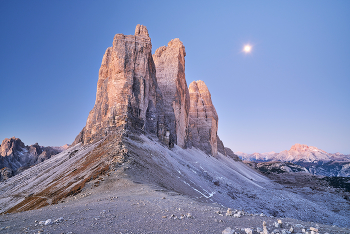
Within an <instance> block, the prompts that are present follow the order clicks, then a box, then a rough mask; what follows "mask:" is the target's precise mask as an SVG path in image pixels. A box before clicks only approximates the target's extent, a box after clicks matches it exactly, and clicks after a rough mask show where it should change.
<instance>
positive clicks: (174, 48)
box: [153, 38, 190, 148]
mask: <svg viewBox="0 0 350 234" xmlns="http://www.w3.org/2000/svg"><path fill="white" fill-rule="evenodd" d="M185 56H186V52H185V47H184V45H183V44H182V42H181V41H180V40H179V39H178V38H175V39H173V40H171V41H170V42H169V43H168V46H162V47H160V48H158V49H157V50H156V52H155V54H154V55H153V60H154V63H155V66H156V71H157V72H156V75H157V82H158V85H159V88H160V89H161V91H162V94H163V98H164V110H165V118H166V119H168V120H169V129H170V137H171V138H172V139H174V143H176V144H177V145H179V146H180V147H182V148H185V147H186V146H187V140H188V139H187V138H188V114H189V108H190V95H189V92H188V88H187V83H186V78H185Z"/></svg>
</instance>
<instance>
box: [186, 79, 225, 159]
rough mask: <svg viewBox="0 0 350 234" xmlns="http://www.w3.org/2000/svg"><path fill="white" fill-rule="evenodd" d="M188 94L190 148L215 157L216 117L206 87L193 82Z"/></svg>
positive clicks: (200, 83)
mask: <svg viewBox="0 0 350 234" xmlns="http://www.w3.org/2000/svg"><path fill="white" fill-rule="evenodd" d="M189 93H190V114H189V116H190V118H189V125H190V127H189V139H190V140H189V142H190V146H193V147H196V148H198V149H201V150H203V151H204V152H206V153H207V154H210V155H213V156H216V155H217V152H218V147H217V130H218V115H217V113H216V110H215V107H214V105H213V103H212V101H211V95H210V92H209V90H208V87H207V86H206V85H205V83H204V82H203V81H201V80H199V81H193V82H192V83H191V84H190V86H189Z"/></svg>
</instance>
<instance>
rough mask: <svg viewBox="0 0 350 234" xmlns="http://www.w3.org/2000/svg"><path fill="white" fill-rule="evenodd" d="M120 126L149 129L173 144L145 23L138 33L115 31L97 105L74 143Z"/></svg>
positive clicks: (101, 74)
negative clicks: (166, 122)
mask: <svg viewBox="0 0 350 234" xmlns="http://www.w3.org/2000/svg"><path fill="white" fill-rule="evenodd" d="M117 129H128V130H136V131H141V132H147V133H149V134H154V135H157V136H158V138H159V139H160V140H161V142H163V143H165V144H168V145H169V144H170V145H171V144H172V143H171V142H169V129H167V127H166V124H165V118H164V110H163V97H162V93H161V91H160V89H159V87H158V83H157V79H156V69H155V65H154V61H153V58H152V43H151V38H150V37H149V35H148V31H147V28H146V27H145V26H143V25H137V26H136V29H135V35H123V34H116V35H115V36H114V39H113V44H112V47H109V48H107V50H106V52H105V54H104V56H103V59H102V63H101V67H100V71H99V78H98V82H97V92H96V101H95V105H94V107H93V109H92V110H91V111H90V113H89V116H88V118H87V121H86V126H85V127H84V128H83V130H82V131H81V132H80V133H79V134H78V136H77V137H76V139H75V141H74V142H73V145H75V144H77V143H79V142H82V143H83V144H88V143H91V142H95V141H98V140H100V139H103V138H104V137H105V136H107V135H108V134H109V133H111V132H115V131H117Z"/></svg>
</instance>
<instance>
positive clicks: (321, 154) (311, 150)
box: [235, 144, 350, 177]
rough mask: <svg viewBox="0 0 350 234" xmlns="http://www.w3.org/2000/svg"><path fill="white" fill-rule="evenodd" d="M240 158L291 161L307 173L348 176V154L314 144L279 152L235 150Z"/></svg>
mask: <svg viewBox="0 0 350 234" xmlns="http://www.w3.org/2000/svg"><path fill="white" fill-rule="evenodd" d="M235 154H236V155H238V156H239V158H241V159H242V160H245V161H253V162H271V161H280V162H292V163H294V164H296V165H299V166H302V167H304V168H305V169H306V170H307V171H308V172H309V173H311V174H314V175H324V176H341V177H350V155H344V154H340V153H335V154H332V153H327V152H326V151H324V150H321V149H318V148H317V147H314V146H307V145H302V144H295V145H293V146H292V147H291V148H290V150H284V151H282V152H280V153H276V152H268V153H253V154H246V153H243V152H235Z"/></svg>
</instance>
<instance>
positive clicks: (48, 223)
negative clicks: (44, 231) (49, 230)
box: [44, 219, 52, 226]
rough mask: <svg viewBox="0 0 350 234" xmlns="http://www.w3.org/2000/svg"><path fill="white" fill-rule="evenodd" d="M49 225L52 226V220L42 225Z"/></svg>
mask: <svg viewBox="0 0 350 234" xmlns="http://www.w3.org/2000/svg"><path fill="white" fill-rule="evenodd" d="M50 224H52V220H51V219H48V220H46V221H45V223H44V225H45V226H46V225H50Z"/></svg>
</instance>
